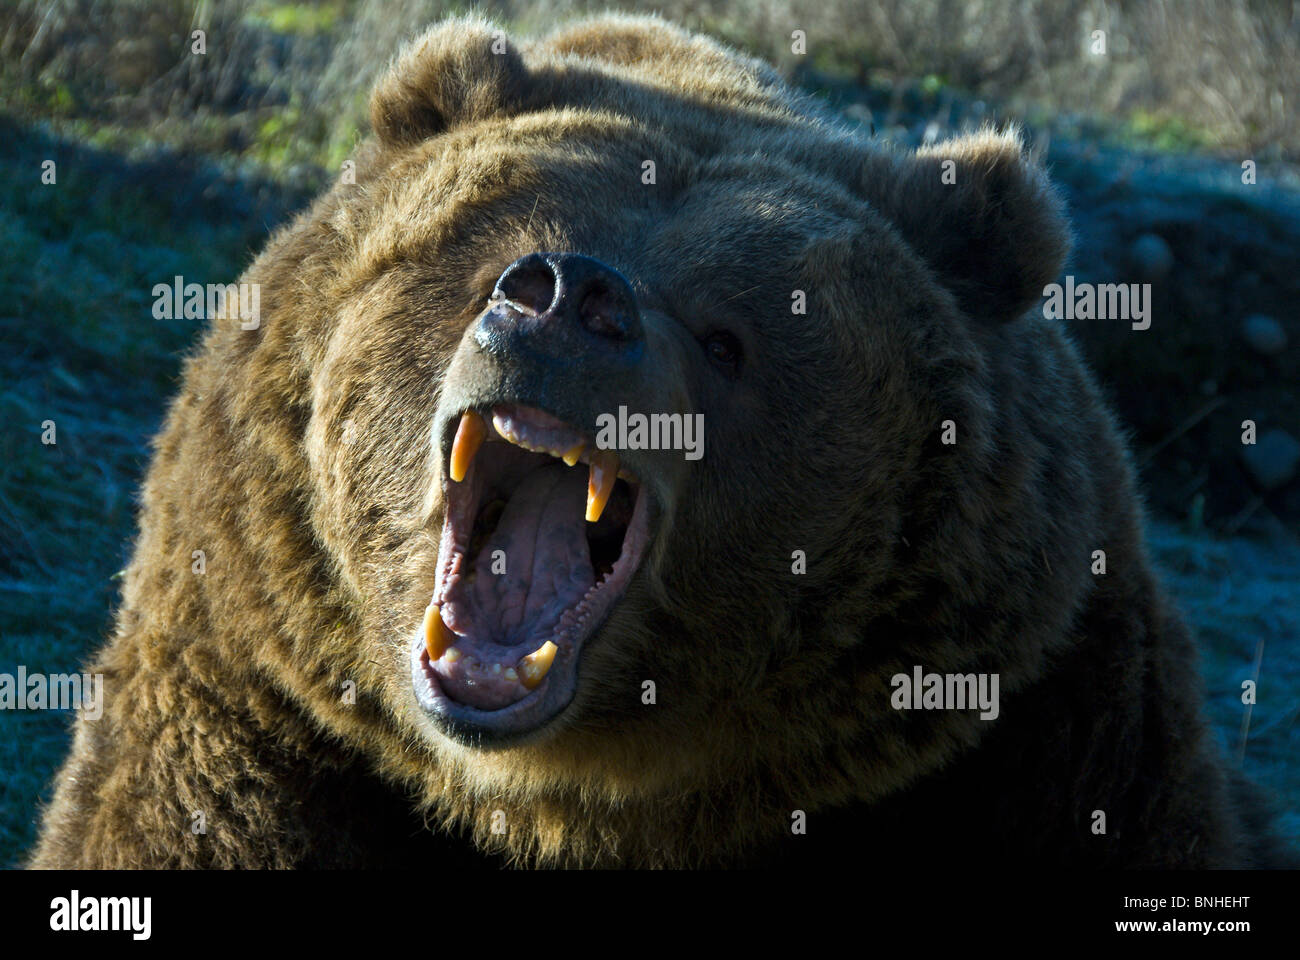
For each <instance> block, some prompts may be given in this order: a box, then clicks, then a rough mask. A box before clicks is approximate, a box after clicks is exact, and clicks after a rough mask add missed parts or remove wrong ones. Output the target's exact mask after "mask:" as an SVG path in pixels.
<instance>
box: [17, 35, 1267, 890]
mask: <svg viewBox="0 0 1300 960" xmlns="http://www.w3.org/2000/svg"><path fill="white" fill-rule="evenodd" d="M371 119H372V124H373V128H374V135H373V137H372V138H371V139H370V140H369V141H368V142H367V144H366V145H365V146H364V147H363V148H362V150H361V152H360V154H359V155H358V157H357V160H356V170H355V173H356V175H355V178H347V179H348V180H349V181H351V180H353V179H354V182H340V183H338V184H337V185H336V186H335V187H334V188H333V189H331V190H330V191H329V192H328V193H327V194H326V195H324V196H323V197H321V198H320V199H319V200H318V201H317V202H316V203H315V204H314V205H313V206H312V207H311V208H310V209H309V210H308V211H306V212H305V213H303V214H302V215H301V216H299V217H298V218H297V219H296V220H295V221H294V222H293V223H292V224H290V225H289V226H287V227H286V228H284V229H283V230H281V231H280V232H279V233H278V234H277V235H276V236H275V238H274V239H273V240H272V242H271V243H270V245H269V246H268V248H267V249H266V251H265V252H263V253H262V255H261V256H260V257H259V258H258V259H257V260H256V261H255V262H254V263H253V265H252V266H251V267H250V268H249V269H248V271H247V273H246V274H245V276H244V277H243V278H242V280H243V282H245V283H248V284H256V285H258V287H257V289H258V290H259V291H260V315H259V316H258V317H255V318H253V322H249V318H248V317H247V316H242V315H241V316H240V317H233V316H232V315H231V314H232V313H233V311H227V312H225V313H223V314H222V315H220V316H218V317H217V318H215V319H213V321H212V323H211V325H210V328H209V330H208V332H207V334H206V336H205V338H204V340H203V343H202V346H201V348H200V349H199V350H198V351H197V352H196V353H195V354H194V355H193V356H192V357H191V358H190V359H189V360H188V362H187V363H186V366H185V373H184V385H183V388H182V390H181V393H180V396H179V397H178V398H177V399H176V401H175V402H174V404H173V406H172V408H171V410H170V414H169V416H168V418H167V422H166V425H165V428H164V430H163V432H162V434H161V436H160V437H159V439H158V441H157V444H156V452H155V455H154V459H153V463H152V467H151V469H150V471H149V474H148V478H147V481H146V483H145V487H144V493H143V512H142V516H141V529H140V535H139V540H138V543H137V545H136V549H135V554H134V559H133V561H132V563H131V565H130V567H129V570H128V572H127V575H126V580H125V587H124V592H123V596H122V603H121V608H120V610H119V612H118V614H117V621H116V623H117V625H116V631H115V634H114V637H113V639H112V641H111V642H110V643H109V644H108V645H107V647H105V648H104V649H103V650H102V651H101V652H100V653H99V655H98V656H97V658H96V659H95V661H94V663H93V666H92V667H91V669H92V670H93V671H94V672H97V673H102V674H103V675H104V678H105V692H106V699H107V708H106V710H105V712H104V715H103V717H102V719H101V720H100V721H98V722H90V721H87V720H84V719H83V720H82V721H81V722H80V724H79V726H78V728H77V732H76V740H75V744H74V746H73V749H72V754H71V756H70V758H69V759H68V761H67V764H66V766H65V767H64V769H63V771H62V773H61V774H60V776H59V779H58V784H57V791H56V794H55V798H54V800H53V803H52V805H51V806H50V807H49V808H48V810H47V811H46V812H45V817H44V826H43V831H42V835H41V838H40V842H39V846H38V849H37V850H36V852H35V854H34V858H33V863H34V865H36V866H40V867H145V866H149V867H232V866H240V867H246V866H270V867H290V866H327V865H332V866H382V865H400V864H418V865H427V864H428V863H429V862H430V860H429V858H430V857H431V856H432V857H440V858H441V860H440V861H439V862H443V863H452V864H458V865H462V866H466V867H470V866H475V865H483V866H499V865H507V864H509V865H565V866H610V865H620V866H633V867H639V866H690V865H764V864H818V863H824V862H826V861H828V860H834V859H835V858H851V859H853V860H854V861H857V860H858V859H859V858H860V856H861V854H863V853H865V852H867V851H870V852H871V854H872V855H873V858H874V859H876V860H880V859H881V858H890V857H893V858H894V860H893V861H892V862H903V861H906V862H918V861H919V862H924V863H927V864H936V863H945V862H950V861H952V862H956V861H960V862H963V863H969V862H970V858H971V857H973V856H978V857H983V858H985V859H984V860H983V861H982V862H985V863H988V862H996V863H1012V864H1017V863H1018V864H1034V865H1064V866H1077V867H1096V866H1122V867H1207V866H1246V865H1260V864H1267V863H1271V862H1274V861H1275V858H1280V857H1281V853H1280V851H1278V850H1276V848H1275V847H1274V846H1273V843H1272V841H1271V840H1270V835H1269V832H1268V827H1267V825H1266V823H1265V821H1264V819H1263V816H1262V814H1261V813H1259V812H1258V809H1259V808H1258V807H1257V806H1255V805H1254V803H1253V801H1250V800H1249V799H1248V795H1247V794H1246V792H1245V789H1246V787H1245V785H1244V784H1241V783H1238V782H1236V780H1235V779H1234V778H1233V777H1232V776H1230V775H1229V774H1228V773H1227V772H1226V768H1225V767H1223V766H1222V765H1221V764H1220V762H1219V760H1218V758H1217V756H1216V750H1215V748H1214V746H1213V745H1212V742H1211V738H1210V737H1209V736H1208V735H1207V732H1206V728H1205V725H1204V722H1203V720H1202V718H1201V710H1200V702H1199V694H1198V688H1199V679H1198V674H1197V669H1196V664H1195V651H1194V647H1193V644H1192V643H1191V641H1190V640H1189V637H1188V633H1187V631H1186V630H1185V629H1184V627H1183V626H1182V624H1181V623H1180V621H1179V619H1178V617H1177V615H1176V614H1175V613H1174V612H1173V611H1172V610H1171V609H1170V606H1169V604H1168V602H1167V601H1166V599H1165V597H1164V595H1163V594H1162V592H1161V589H1160V587H1159V585H1158V584H1157V582H1156V580H1155V579H1154V577H1153V575H1152V572H1151V567H1150V564H1149V561H1148V559H1147V555H1146V550H1145V548H1144V546H1143V540H1142V516H1141V509H1140V506H1139V503H1138V499H1137V496H1136V494H1135V488H1134V476H1133V469H1132V466H1131V464H1130V460H1129V457H1128V454H1127V452H1126V450H1125V446H1124V443H1123V442H1122V440H1121V438H1120V436H1119V434H1118V432H1117V430H1116V427H1115V424H1114V422H1113V420H1112V418H1111V416H1110V414H1109V413H1108V412H1107V410H1106V407H1105V405H1104V403H1103V401H1102V399H1101V398H1100V396H1099V393H1098V390H1097V388H1096V387H1095V385H1094V384H1093V382H1092V380H1091V379H1090V377H1089V375H1088V373H1087V372H1086V371H1085V369H1084V367H1083V365H1082V364H1081V362H1080V360H1079V357H1078V355H1077V354H1076V351H1075V349H1074V348H1073V347H1072V345H1071V343H1070V341H1069V339H1068V337H1067V335H1066V333H1065V332H1064V331H1063V330H1062V328H1061V325H1060V324H1059V323H1058V322H1055V321H1050V320H1047V319H1045V318H1044V316H1043V315H1042V311H1041V310H1035V311H1030V308H1031V306H1033V305H1034V304H1035V303H1036V301H1037V299H1038V298H1039V296H1040V295H1041V292H1042V290H1043V287H1044V285H1045V284H1048V283H1050V282H1051V281H1052V280H1053V279H1054V278H1055V277H1056V276H1057V274H1058V271H1059V270H1060V268H1061V267H1062V263H1063V259H1064V257H1065V256H1066V253H1067V248H1068V234H1067V228H1066V225H1065V221H1064V219H1063V215H1062V205H1061V203H1060V201H1059V200H1058V199H1057V197H1056V195H1055V194H1054V192H1053V190H1052V188H1051V187H1050V185H1049V184H1048V182H1047V180H1046V178H1045V176H1044V174H1043V173H1042V172H1041V170H1040V169H1039V168H1038V167H1037V166H1036V165H1035V164H1034V163H1033V162H1031V161H1030V160H1028V159H1026V157H1025V156H1024V153H1023V151H1022V148H1021V146H1020V143H1019V141H1018V139H1017V137H1016V136H1015V135H1014V134H995V133H992V132H984V133H980V134H976V135H970V136H966V137H963V138H960V139H957V140H953V141H951V142H947V143H941V144H939V145H936V146H932V147H928V148H925V149H922V150H920V151H919V152H916V153H905V152H900V151H896V150H892V149H888V148H885V147H883V146H881V145H880V144H878V143H876V142H874V141H872V140H871V139H870V138H869V137H867V136H866V135H865V134H864V133H863V132H861V131H859V130H856V129H851V128H849V127H848V126H846V125H844V124H843V123H841V122H840V121H839V120H838V119H836V118H835V117H834V116H832V115H831V114H829V113H828V112H827V111H825V110H824V109H823V108H822V107H821V106H819V104H818V103H817V102H816V101H814V100H812V99H811V98H809V97H806V96H804V95H802V94H800V93H798V92H796V91H793V90H792V89H790V88H789V87H787V86H786V85H784V84H783V83H782V82H781V81H780V79H779V78H778V76H777V75H776V73H775V72H774V71H773V70H772V69H771V68H769V67H767V66H765V65H763V64H761V63H758V62H755V61H753V60H749V59H746V58H744V57H742V56H739V55H737V54H735V53H733V52H731V51H729V50H727V49H725V48H724V47H722V46H720V45H718V44H717V43H715V42H713V41H711V40H709V39H706V38H703V37H700V36H695V35H692V34H690V33H687V32H683V31H682V30H680V29H677V28H675V27H673V26H670V25H668V24H666V23H664V22H662V21H660V20H657V19H646V18H625V17H606V18H601V19H596V20H591V21H587V22H583V23H580V24H578V25H576V26H572V27H570V28H566V29H562V30H560V31H559V32H558V33H556V34H554V35H552V36H550V37H549V38H547V39H544V40H541V41H538V42H530V43H515V42H513V41H511V40H509V39H508V38H506V37H505V35H504V34H503V33H502V32H501V31H499V30H498V29H496V28H495V27H494V26H493V25H491V24H490V23H487V22H484V21H481V20H476V19H463V20H457V21H453V22H449V23H446V24H443V25H441V26H438V27H435V28H434V29H432V30H430V31H429V32H427V33H426V34H425V35H424V36H423V37H421V38H420V39H418V40H417V41H416V42H414V43H413V44H412V45H411V46H410V47H409V48H408V49H407V50H406V51H405V53H404V54H403V55H402V56H401V57H400V58H399V60H398V61H397V62H396V63H395V65H394V66H393V67H392V69H391V70H390V71H389V72H388V74H387V75H386V76H385V77H384V78H383V80H382V81H381V82H380V83H379V85H378V87H377V88H376V90H375V92H374V95H373V98H372V101H371ZM1099 551H1100V553H1099ZM954 678H956V682H954ZM913 685H914V687H915V688H914V689H913V688H912V687H913ZM887 862H888V861H887Z"/></svg>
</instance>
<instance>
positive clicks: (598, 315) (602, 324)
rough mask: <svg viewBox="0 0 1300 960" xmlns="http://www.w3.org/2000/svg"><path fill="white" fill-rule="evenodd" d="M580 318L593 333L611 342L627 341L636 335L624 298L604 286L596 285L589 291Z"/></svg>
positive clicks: (581, 307) (579, 313) (579, 312)
mask: <svg viewBox="0 0 1300 960" xmlns="http://www.w3.org/2000/svg"><path fill="white" fill-rule="evenodd" d="M578 318H579V320H580V321H581V322H582V325H583V326H584V327H586V328H587V329H588V330H590V331H591V332H592V333H594V334H597V335H599V336H602V337H609V338H610V339H611V340H627V339H630V338H631V337H632V336H634V335H635V330H634V325H633V321H632V314H631V310H630V309H629V308H628V305H627V304H626V303H625V302H624V298H623V297H621V296H619V295H618V294H617V293H616V292H615V291H613V290H611V289H610V288H609V287H607V286H605V285H604V284H600V283H598V284H595V285H594V286H593V287H592V288H591V289H589V290H588V291H587V294H586V296H585V297H584V298H583V301H582V305H581V306H580V307H579V308H578Z"/></svg>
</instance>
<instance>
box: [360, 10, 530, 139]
mask: <svg viewBox="0 0 1300 960" xmlns="http://www.w3.org/2000/svg"><path fill="white" fill-rule="evenodd" d="M527 74H528V70H527V68H526V67H525V66H524V61H523V59H522V58H521V57H520V56H519V51H518V50H517V49H515V46H514V44H512V43H511V42H510V41H509V40H507V39H506V36H505V33H504V32H503V31H502V30H500V29H499V28H498V27H496V26H495V25H493V24H492V23H490V22H489V21H487V20H484V19H482V18H481V17H462V18H459V19H455V20H448V21H446V22H444V23H440V24H438V25H437V26H435V27H432V28H431V29H429V30H428V31H426V32H425V33H424V34H423V35H422V36H420V37H417V38H416V39H415V40H412V41H411V42H410V43H409V44H407V46H406V47H405V48H404V49H403V50H402V52H401V53H399V54H398V56H397V58H396V59H395V60H394V61H393V64H392V66H391V67H389V68H388V72H387V73H386V74H384V76H383V77H382V78H381V79H380V81H379V83H378V84H376V85H375V90H374V93H372V94H371V95H370V126H371V127H372V128H373V129H374V131H375V133H376V134H378V136H379V138H380V139H381V140H383V141H384V142H385V143H388V144H391V145H393V146H406V145H410V144H414V143H419V142H420V141H421V140H426V139H428V138H429V137H432V136H435V135H437V134H439V133H441V132H442V131H444V130H447V129H449V128H450V127H453V126H455V125H456V124H458V123H463V122H466V121H473V120H483V119H486V118H488V117H491V116H496V115H498V114H502V113H505V112H507V111H508V110H509V109H510V108H511V106H512V105H514V104H516V103H518V102H519V100H520V99H521V97H522V96H523V91H524V86H525V82H526V79H527Z"/></svg>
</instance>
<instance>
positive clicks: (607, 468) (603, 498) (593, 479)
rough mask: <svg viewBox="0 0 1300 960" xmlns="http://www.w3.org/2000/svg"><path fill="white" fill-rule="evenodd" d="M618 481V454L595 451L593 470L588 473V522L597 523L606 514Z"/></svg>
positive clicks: (608, 451)
mask: <svg viewBox="0 0 1300 960" xmlns="http://www.w3.org/2000/svg"><path fill="white" fill-rule="evenodd" d="M617 480H618V454H617V453H615V452H614V451H613V450H593V451H592V453H591V469H590V470H589V472H588V473H587V522H588V523H595V522H596V521H597V520H599V519H600V515H601V514H602V513H604V512H605V504H607V503H609V495H610V494H611V493H613V492H614V483H615V482H616V481H617Z"/></svg>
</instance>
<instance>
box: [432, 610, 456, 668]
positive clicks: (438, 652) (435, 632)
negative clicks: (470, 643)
mask: <svg viewBox="0 0 1300 960" xmlns="http://www.w3.org/2000/svg"><path fill="white" fill-rule="evenodd" d="M455 642H456V634H454V633H452V632H451V628H450V627H448V626H447V625H446V624H445V623H443V622H442V610H441V608H439V607H437V606H435V605H433V604H429V607H428V609H426V610H425V611H424V648H425V649H426V650H428V651H429V662H430V663H433V662H434V661H435V660H440V659H442V655H443V654H444V653H446V652H447V648H448V647H450V646H451V645H452V644H453V643H455Z"/></svg>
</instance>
